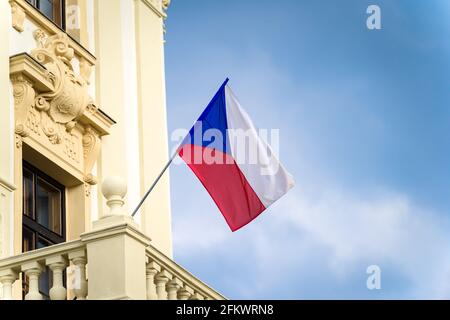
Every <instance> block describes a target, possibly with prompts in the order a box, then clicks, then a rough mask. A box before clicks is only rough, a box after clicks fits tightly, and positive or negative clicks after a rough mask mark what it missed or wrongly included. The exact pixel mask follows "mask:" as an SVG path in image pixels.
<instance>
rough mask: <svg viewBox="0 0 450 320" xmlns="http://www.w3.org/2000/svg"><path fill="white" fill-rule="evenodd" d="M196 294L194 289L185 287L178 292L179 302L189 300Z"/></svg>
mask: <svg viewBox="0 0 450 320" xmlns="http://www.w3.org/2000/svg"><path fill="white" fill-rule="evenodd" d="M193 294H194V289H192V288H191V287H189V286H186V285H185V286H184V287H183V288H181V289H180V290H179V291H178V300H189V298H190V297H191V296H192V295H193Z"/></svg>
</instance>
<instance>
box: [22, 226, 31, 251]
mask: <svg viewBox="0 0 450 320" xmlns="http://www.w3.org/2000/svg"><path fill="white" fill-rule="evenodd" d="M22 237H23V252H28V251H31V250H34V232H33V231H31V230H30V229H28V228H26V227H24V228H23V234H22Z"/></svg>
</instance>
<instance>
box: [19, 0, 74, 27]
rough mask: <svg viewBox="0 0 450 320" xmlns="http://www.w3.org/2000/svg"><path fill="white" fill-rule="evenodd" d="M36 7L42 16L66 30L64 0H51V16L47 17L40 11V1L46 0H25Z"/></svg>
mask: <svg viewBox="0 0 450 320" xmlns="http://www.w3.org/2000/svg"><path fill="white" fill-rule="evenodd" d="M26 1H27V2H28V3H29V4H30V5H31V6H33V7H34V8H36V10H38V11H39V12H40V13H41V14H42V15H43V16H44V17H46V18H47V19H48V20H50V21H51V22H53V23H54V24H55V25H56V26H58V27H59V28H60V29H62V30H64V31H65V30H66V0H51V1H52V2H53V18H50V17H48V16H47V15H45V14H44V13H43V12H42V11H41V1H48V0H26Z"/></svg>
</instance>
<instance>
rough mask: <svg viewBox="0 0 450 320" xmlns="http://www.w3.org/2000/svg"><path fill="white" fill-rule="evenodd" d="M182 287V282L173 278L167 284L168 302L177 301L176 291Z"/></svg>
mask: <svg viewBox="0 0 450 320" xmlns="http://www.w3.org/2000/svg"><path fill="white" fill-rule="evenodd" d="M182 287H183V282H181V280H180V279H178V278H176V277H174V278H173V279H172V280H170V281H169V282H168V283H167V292H168V296H169V300H177V298H178V296H177V293H178V290H180V288H182Z"/></svg>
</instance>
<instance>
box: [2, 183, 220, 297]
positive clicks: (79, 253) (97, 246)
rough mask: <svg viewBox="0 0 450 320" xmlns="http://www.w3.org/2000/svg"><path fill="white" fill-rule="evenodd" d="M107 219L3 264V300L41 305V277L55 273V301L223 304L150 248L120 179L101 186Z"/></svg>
mask: <svg viewBox="0 0 450 320" xmlns="http://www.w3.org/2000/svg"><path fill="white" fill-rule="evenodd" d="M102 191H103V195H104V196H105V198H106V199H107V205H108V207H109V210H110V211H109V214H108V215H107V216H105V217H102V218H101V219H100V220H98V221H95V222H94V223H93V229H92V231H90V232H87V233H85V234H83V235H81V238H80V239H79V240H76V241H71V242H67V243H63V244H60V245H55V246H51V247H48V248H43V249H39V250H36V251H31V252H27V253H23V254H21V255H18V256H13V257H9V258H6V259H2V260H0V284H1V288H2V289H0V298H1V299H2V300H13V299H21V298H22V297H21V295H20V292H21V291H20V288H21V284H22V280H23V279H25V277H26V279H27V283H28V285H27V287H28V289H27V290H26V292H25V293H24V294H25V295H24V297H25V300H43V299H44V296H43V295H42V293H41V290H40V289H41V288H39V285H40V281H39V279H40V277H41V276H42V275H43V273H44V272H45V270H47V268H48V269H49V270H51V272H50V276H51V277H52V281H50V283H51V284H52V286H51V288H50V291H49V297H50V299H51V300H67V299H76V300H86V299H89V300H109V299H115V300H119V299H137V300H145V299H146V300H223V299H225V298H224V297H223V296H222V295H220V294H219V293H217V292H216V291H215V290H213V289H212V288H210V287H208V286H207V285H206V284H204V283H203V282H201V281H200V280H199V279H197V278H196V277H194V276H193V275H192V274H190V273H189V272H188V271H186V270H185V269H183V268H182V267H180V266H179V265H178V264H176V263H175V262H174V261H173V260H171V259H169V258H168V257H166V256H165V255H164V254H162V253H161V252H159V251H158V250H157V249H156V248H154V247H153V246H152V245H151V244H150V239H149V238H148V237H147V236H146V235H144V234H143V233H141V232H140V231H139V229H138V227H137V225H136V224H135V223H134V222H133V220H132V219H131V217H129V216H128V215H127V214H126V213H125V212H124V211H123V205H124V201H123V199H124V197H125V194H126V186H125V185H124V184H123V183H122V182H121V180H120V179H118V178H111V179H108V180H107V181H106V182H105V183H104V184H103V188H102Z"/></svg>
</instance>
